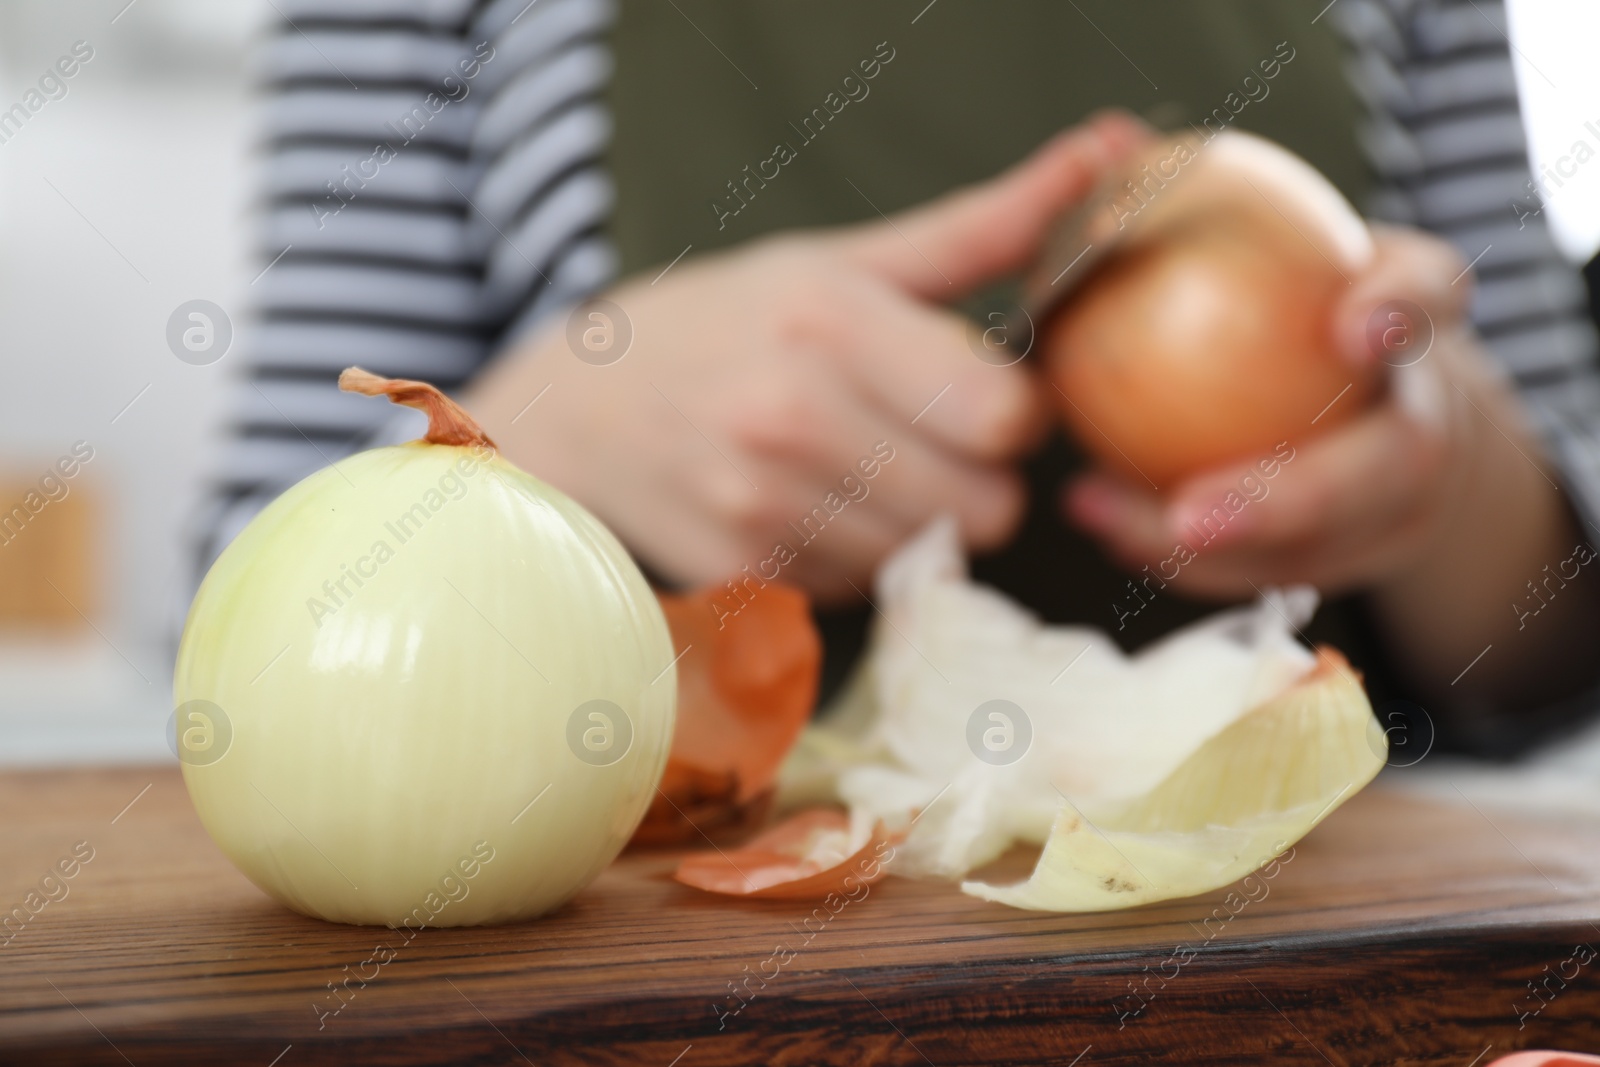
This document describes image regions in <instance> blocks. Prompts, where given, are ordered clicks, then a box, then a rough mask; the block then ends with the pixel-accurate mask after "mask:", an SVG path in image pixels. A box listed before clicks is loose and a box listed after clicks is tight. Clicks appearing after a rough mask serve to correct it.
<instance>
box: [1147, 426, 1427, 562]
mask: <svg viewBox="0 0 1600 1067" xmlns="http://www.w3.org/2000/svg"><path fill="white" fill-rule="evenodd" d="M1444 456H1445V440H1444V438H1443V436H1442V435H1441V434H1439V433H1437V432H1436V431H1435V430H1434V428H1433V427H1431V426H1429V425H1427V424H1426V423H1423V422H1421V421H1419V420H1417V419H1414V418H1412V417H1411V416H1410V415H1408V414H1407V413H1406V412H1405V411H1403V410H1402V409H1401V407H1400V406H1399V405H1398V404H1396V403H1392V402H1390V403H1385V404H1382V405H1380V406H1379V407H1377V408H1375V409H1373V410H1371V411H1369V412H1367V413H1366V414H1364V415H1362V416H1360V417H1358V418H1357V419H1356V420H1355V421H1354V422H1351V423H1348V424H1346V425H1344V426H1341V427H1339V428H1337V429H1335V430H1332V431H1329V432H1328V433H1326V434H1323V435H1322V436H1319V437H1316V438H1313V439H1312V440H1310V441H1307V442H1304V443H1302V444H1300V445H1298V446H1295V447H1293V448H1292V449H1291V450H1290V451H1288V452H1287V453H1286V454H1285V455H1280V456H1275V457H1272V458H1271V459H1270V461H1269V462H1270V464H1271V465H1270V466H1269V465H1266V464H1265V463H1262V462H1259V461H1258V462H1257V463H1247V464H1239V465H1236V466H1233V467H1231V468H1227V469H1223V470H1218V471H1213V472H1208V473H1206V474H1202V475H1200V476H1198V477H1196V478H1195V479H1193V480H1192V481H1190V482H1189V483H1188V484H1187V485H1184V486H1182V487H1181V488H1179V489H1178V491H1177V492H1176V493H1175V494H1174V496H1173V500H1172V503H1171V505H1170V506H1169V507H1168V509H1167V513H1166V521H1167V527H1168V529H1169V531H1171V532H1172V533H1173V534H1174V535H1180V534H1181V532H1183V531H1194V530H1206V531H1208V532H1210V531H1215V534H1214V540H1215V542H1216V543H1217V544H1222V545H1229V546H1235V547H1239V548H1242V549H1247V550H1252V551H1259V550H1263V549H1266V548H1270V547H1274V546H1281V545H1286V544H1292V543H1296V542H1302V541H1308V540H1310V539H1313V538H1316V537H1332V536H1339V535H1342V534H1344V533H1346V532H1352V533H1359V534H1362V535H1364V536H1370V537H1379V538H1381V537H1382V536H1383V534H1384V532H1385V530H1386V528H1387V527H1389V526H1392V525H1394V524H1395V523H1398V522H1399V521H1401V520H1402V519H1403V518H1404V517H1405V516H1407V515H1409V514H1411V513H1413V512H1414V511H1415V510H1417V509H1418V508H1419V507H1420V506H1421V505H1422V502H1423V501H1425V500H1427V499H1431V497H1432V496H1433V493H1434V491H1435V489H1436V488H1437V483H1438V476H1439V469H1440V467H1441V465H1442V463H1443V461H1444ZM1270 470H1276V474H1275V476H1274V477H1268V476H1267V472H1268V471H1270Z"/></svg>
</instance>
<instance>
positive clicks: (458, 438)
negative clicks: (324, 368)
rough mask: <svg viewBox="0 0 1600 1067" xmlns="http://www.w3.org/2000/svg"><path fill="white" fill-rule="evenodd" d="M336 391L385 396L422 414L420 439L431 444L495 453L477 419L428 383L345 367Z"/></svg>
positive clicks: (490, 441) (491, 442) (492, 443)
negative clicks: (484, 447) (482, 448)
mask: <svg viewBox="0 0 1600 1067" xmlns="http://www.w3.org/2000/svg"><path fill="white" fill-rule="evenodd" d="M339 388H340V389H343V390H344V391H345V392H347V393H360V394H362V395H363V396H386V397H388V398H389V399H390V400H391V401H393V402H394V403H396V404H400V405H402V406H404V407H408V408H416V409H417V410H418V411H421V412H423V413H425V414H426V415H427V416H428V432H427V433H426V434H425V435H424V436H423V438H422V440H424V441H426V442H428V443H429V444H430V445H465V446H470V445H487V446H489V447H490V448H495V449H496V451H498V448H496V446H495V443H494V441H493V440H491V439H490V437H489V435H488V434H486V433H484V432H483V427H482V426H479V425H478V423H477V420H476V419H474V418H473V417H472V416H471V415H468V414H467V413H466V411H464V410H462V407H461V405H459V404H457V403H456V402H455V401H454V400H451V399H450V398H449V397H447V396H445V395H444V394H443V393H441V392H440V391H439V390H438V388H437V387H435V386H432V385H429V384H428V383H427V382H418V381H412V380H410V379H408V378H384V377H382V376H380V375H377V374H373V373H372V372H371V371H369V370H362V369H361V368H360V367H346V368H345V369H344V373H342V374H340V375H339Z"/></svg>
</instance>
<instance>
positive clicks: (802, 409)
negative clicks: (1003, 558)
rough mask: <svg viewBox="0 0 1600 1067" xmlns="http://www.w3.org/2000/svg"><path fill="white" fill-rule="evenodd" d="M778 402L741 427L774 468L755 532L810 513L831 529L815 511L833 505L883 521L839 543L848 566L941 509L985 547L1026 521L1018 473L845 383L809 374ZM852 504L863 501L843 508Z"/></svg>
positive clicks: (743, 444) (753, 452)
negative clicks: (938, 436)
mask: <svg viewBox="0 0 1600 1067" xmlns="http://www.w3.org/2000/svg"><path fill="white" fill-rule="evenodd" d="M772 396H773V397H776V398H779V400H780V401H781V402H777V403H773V402H763V403H759V404H751V405H748V406H746V407H744V408H742V409H741V410H740V411H739V412H738V413H737V414H736V415H735V417H734V422H733V433H734V437H735V440H736V441H737V448H738V449H740V450H744V451H745V452H747V453H748V454H749V456H750V458H751V463H752V464H753V465H760V469H762V470H763V471H765V470H768V469H771V470H772V471H773V473H770V474H768V473H763V474H761V475H759V476H758V479H757V480H758V481H759V482H760V484H761V486H762V487H763V490H764V492H763V494H762V499H761V500H760V501H759V507H758V509H757V511H756V513H755V514H752V515H749V516H748V518H749V521H750V525H751V526H752V527H753V528H757V529H767V530H770V529H781V528H783V527H785V526H789V527H792V526H793V524H794V523H796V522H799V521H800V517H801V516H803V515H807V514H812V515H813V517H814V518H815V519H817V520H818V521H819V522H823V521H826V516H825V515H823V514H818V513H815V510H816V509H815V506H816V505H822V506H823V507H824V509H826V508H827V507H828V505H829V504H830V503H831V505H832V507H833V508H834V509H836V510H837V511H838V512H839V514H844V513H845V512H846V511H848V512H850V513H852V514H855V515H858V516H861V517H863V518H866V517H872V518H874V519H875V520H876V519H879V518H881V523H878V522H875V523H874V524H873V526H872V528H871V530H867V529H865V528H863V529H862V530H861V543H860V544H859V545H856V544H852V545H848V546H845V545H841V546H839V548H840V552H839V558H844V559H850V558H855V557H856V556H857V555H859V554H860V553H864V552H865V553H870V552H875V551H877V550H878V548H879V547H881V548H882V549H883V550H884V551H887V549H888V548H892V547H893V546H894V545H897V544H899V543H900V542H901V541H903V540H904V539H905V538H906V537H909V536H910V535H911V534H913V533H915V532H916V530H917V529H918V528H920V527H921V526H922V525H923V524H925V523H926V522H927V521H928V520H929V519H931V518H933V517H934V516H935V515H937V514H939V513H941V512H950V513H952V514H954V515H955V516H956V518H957V520H958V524H959V525H960V528H961V530H962V533H963V535H964V537H965V538H966V540H967V543H968V544H969V545H972V546H975V547H981V548H989V547H993V546H994V545H995V544H997V543H999V542H1000V541H1002V540H1003V539H1004V538H1005V537H1006V536H1008V535H1009V534H1010V533H1011V531H1012V530H1013V529H1014V528H1015V524H1016V522H1017V521H1018V520H1019V519H1020V516H1021V511H1022V502H1023V491H1022V488H1021V483H1020V480H1019V479H1018V478H1017V477H1016V475H1015V474H1014V473H1013V472H1012V471H1011V470H1009V469H1008V468H1004V467H999V466H991V465H988V464H984V463H981V462H977V461H974V460H971V459H969V458H966V457H965V456H962V455H960V454H958V453H955V452H952V451H951V450H949V449H947V448H944V447H943V446H941V445H940V444H939V443H938V442H937V441H936V440H934V439H933V438H932V437H931V436H930V435H928V434H926V433H924V432H922V428H921V424H917V425H911V424H909V423H908V422H906V420H904V419H901V418H900V417H898V416H895V415H891V414H886V413H885V412H883V411H881V410H880V409H878V408H875V407H873V406H872V404H871V403H870V402H869V401H868V400H866V399H864V398H862V397H861V396H860V395H859V394H858V393H857V392H855V391H854V390H852V389H851V388H849V386H848V384H847V383H846V382H843V381H841V380H838V379H833V378H830V377H829V376H826V375H807V376H804V377H803V378H799V379H797V380H795V381H792V382H790V383H788V384H787V385H786V386H785V387H784V388H782V389H779V390H776V391H775V392H774V393H773V394H772ZM734 488H737V487H736V486H735V487H734ZM829 493H832V494H833V498H832V500H831V501H830V500H829V499H828V494H829ZM852 497H859V498H860V499H859V500H858V501H856V502H853V503H850V504H849V505H848V506H845V505H844V504H843V502H844V501H845V500H850V499H851V498H852ZM813 525H815V524H813ZM830 538H831V535H830ZM879 559H881V556H875V557H874V562H875V563H876V562H877V561H878V560H879Z"/></svg>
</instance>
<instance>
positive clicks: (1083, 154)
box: [841, 110, 1150, 302]
mask: <svg viewBox="0 0 1600 1067" xmlns="http://www.w3.org/2000/svg"><path fill="white" fill-rule="evenodd" d="M1149 136H1150V135H1149V131H1148V129H1147V127H1145V125H1144V124H1143V123H1142V122H1140V121H1139V120H1138V119H1137V118H1135V117H1134V116H1132V115H1130V114H1128V113H1127V112H1125V111H1115V110H1113V111H1105V112H1101V113H1100V114H1098V115H1096V116H1094V117H1093V118H1091V119H1089V120H1088V121H1087V122H1084V123H1082V124H1080V125H1078V126H1075V127H1073V128H1072V129H1070V130H1066V131H1064V132H1062V133H1060V134H1058V135H1056V136H1055V137H1054V138H1052V139H1051V140H1049V141H1047V142H1045V144H1044V145H1043V146H1041V147H1040V148H1039V149H1037V150H1036V151H1035V152H1034V153H1033V154H1032V155H1031V156H1029V157H1028V158H1027V159H1025V160H1023V161H1022V162H1021V163H1018V164H1017V165H1016V166H1014V167H1012V168H1011V169H1010V170H1008V171H1006V172H1005V173H1003V174H1000V175H999V176H997V177H995V178H991V179H990V180H988V181H986V182H981V183H979V184H977V185H972V186H968V187H967V188H965V189H958V190H956V191H955V192H953V193H948V194H946V195H944V196H942V197H940V198H939V199H937V200H934V201H932V202H931V203H928V204H924V205H922V206H920V207H916V208H912V209H911V210H909V211H905V212H902V213H900V214H898V215H896V216H894V217H893V218H887V217H886V218H885V219H884V220H883V221H882V222H875V223H866V224H863V225H860V226H855V227H851V228H849V229H847V230H846V231H844V233H843V234H842V236H841V240H842V241H843V242H844V248H845V253H846V255H848V256H849V257H850V258H852V259H853V260H854V261H856V262H857V263H859V264H861V265H862V266H864V267H866V268H867V269H868V270H870V271H872V272H873V273H875V274H878V275H880V276H881V277H883V278H884V279H885V280H886V281H888V282H889V283H890V284H892V285H894V286H896V287H897V288H899V289H901V290H902V291H904V292H906V293H908V294H910V295H913V296H918V297H922V298H925V299H929V300H938V301H941V302H945V301H950V300H957V299H960V298H961V297H963V296H965V295H966V294H967V293H969V292H971V291H972V290H974V289H976V288H978V287H979V286H981V285H983V284H985V283H986V282H989V281H993V280H994V279H997V278H1003V277H1005V276H1007V275H1010V274H1014V273H1016V272H1017V271H1019V270H1021V269H1022V268H1023V267H1025V266H1026V265H1027V264H1028V262H1029V261H1030V260H1032V259H1033V258H1034V256H1035V255H1036V254H1037V253H1038V251H1039V247H1040V245H1041V244H1042V242H1043V241H1044V238H1045V234H1046V231H1047V230H1048V229H1049V226H1050V224H1051V223H1052V222H1054V221H1055V219H1056V217H1057V216H1058V215H1060V214H1061V212H1062V211H1064V210H1065V209H1066V208H1067V207H1069V206H1071V205H1072V204H1074V203H1076V202H1077V201H1078V200H1081V199H1082V198H1083V197H1084V195H1085V194H1087V193H1088V192H1089V190H1090V189H1091V188H1092V187H1093V186H1094V183H1095V181H1096V180H1097V179H1098V178H1099V176H1100V175H1101V173H1102V172H1103V171H1104V170H1105V169H1106V168H1107V167H1108V166H1110V165H1111V164H1112V163H1114V162H1116V161H1117V160H1118V159H1120V158H1122V157H1123V156H1125V155H1126V154H1127V153H1128V152H1130V151H1131V150H1132V149H1134V148H1135V147H1137V146H1138V145H1139V144H1141V143H1142V142H1144V141H1145V140H1148V138H1149Z"/></svg>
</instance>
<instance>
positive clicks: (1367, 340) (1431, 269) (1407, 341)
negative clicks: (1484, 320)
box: [1333, 227, 1472, 366]
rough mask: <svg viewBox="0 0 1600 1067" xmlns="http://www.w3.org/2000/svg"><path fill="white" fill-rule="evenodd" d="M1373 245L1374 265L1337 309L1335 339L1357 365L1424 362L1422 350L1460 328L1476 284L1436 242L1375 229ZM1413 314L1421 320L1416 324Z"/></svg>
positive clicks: (1404, 232)
mask: <svg viewBox="0 0 1600 1067" xmlns="http://www.w3.org/2000/svg"><path fill="white" fill-rule="evenodd" d="M1373 242H1374V245H1375V249H1376V255H1375V257H1374V259H1373V262H1372V264H1371V265H1370V266H1369V267H1368V268H1367V269H1366V270H1365V271H1363V272H1362V273H1361V275H1360V276H1359V277H1357V278H1355V279H1354V281H1353V284H1352V285H1351V287H1350V289H1349V291H1348V292H1346V293H1345V295H1344V297H1343V298H1342V299H1341V300H1340V301H1339V303H1338V304H1337V305H1336V307H1335V309H1334V326H1333V328H1334V336H1335V338H1336V340H1337V342H1338V345H1339V349H1340V351H1341V353H1342V354H1343V355H1344V356H1345V358H1346V359H1348V360H1350V362H1351V363H1352V364H1354V365H1356V366H1368V365H1370V364H1372V363H1376V362H1379V361H1382V362H1385V363H1389V364H1390V365H1395V366H1402V365H1408V364H1410V363H1412V362H1414V361H1415V360H1417V359H1419V358H1421V353H1420V351H1419V350H1418V348H1419V346H1425V345H1426V344H1427V343H1429V342H1431V339H1432V338H1433V337H1434V336H1435V335H1436V334H1439V333H1445V332H1448V331H1450V330H1452V329H1454V327H1455V326H1456V325H1457V324H1458V323H1459V321H1460V319H1461V317H1462V316H1463V315H1464V314H1465V312H1466V308H1467V303H1468V301H1469V300H1470V298H1471V288H1472V282H1471V279H1470V277H1469V276H1468V272H1467V269H1466V263H1465V261H1463V260H1462V258H1461V256H1460V254H1459V253H1457V252H1456V250H1455V249H1454V248H1453V247H1451V246H1450V245H1449V244H1446V243H1445V242H1444V241H1441V240H1439V239H1438V238H1436V237H1432V236H1430V235H1427V234H1424V233H1421V232H1419V231H1416V230H1408V229H1404V228H1401V227H1377V228H1375V229H1374V231H1373ZM1407 304H1409V305H1413V306H1414V307H1412V308H1408V307H1406V306H1405V305H1407ZM1390 305H1395V306H1390ZM1415 309H1420V311H1421V313H1422V317H1421V320H1420V321H1413V319H1414V318H1415Z"/></svg>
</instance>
